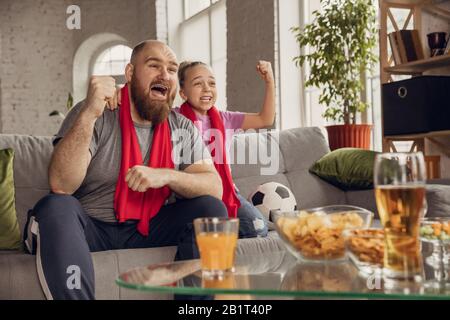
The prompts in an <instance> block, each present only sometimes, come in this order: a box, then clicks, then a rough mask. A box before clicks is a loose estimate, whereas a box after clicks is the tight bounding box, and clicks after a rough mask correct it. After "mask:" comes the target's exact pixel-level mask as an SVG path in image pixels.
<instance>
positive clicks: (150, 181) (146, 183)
mask: <svg viewBox="0 0 450 320" xmlns="http://www.w3.org/2000/svg"><path fill="white" fill-rule="evenodd" d="M169 175H170V170H167V169H155V168H150V167H146V166H134V167H133V168H130V169H129V170H128V172H127V176H126V177H125V181H126V182H127V184H128V187H129V188H130V189H131V190H133V191H137V192H146V191H147V190H148V189H150V188H154V189H158V188H162V187H164V186H166V185H168V184H169V179H170V176H169Z"/></svg>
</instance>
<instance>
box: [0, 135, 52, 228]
mask: <svg viewBox="0 0 450 320" xmlns="http://www.w3.org/2000/svg"><path fill="white" fill-rule="evenodd" d="M6 148H12V149H13V150H14V183H15V187H16V211H17V218H18V221H19V226H20V230H23V227H24V222H25V221H26V214H27V210H28V209H30V208H32V207H33V206H34V205H35V203H36V198H37V197H38V195H39V196H40V195H42V194H46V193H48V191H49V187H48V177H47V169H48V164H49V162H50V157H51V154H52V151H53V147H52V139H51V137H35V136H26V135H8V134H0V149H6ZM25 190H28V191H25ZM30 195H31V196H30Z"/></svg>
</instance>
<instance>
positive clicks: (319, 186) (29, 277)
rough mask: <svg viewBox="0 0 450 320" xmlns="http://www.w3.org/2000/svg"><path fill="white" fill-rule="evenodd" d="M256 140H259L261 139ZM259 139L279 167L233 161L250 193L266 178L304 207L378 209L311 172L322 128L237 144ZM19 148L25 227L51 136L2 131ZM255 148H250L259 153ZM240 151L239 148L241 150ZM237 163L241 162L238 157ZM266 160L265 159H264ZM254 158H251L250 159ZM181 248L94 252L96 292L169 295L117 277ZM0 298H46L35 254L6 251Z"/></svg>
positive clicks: (259, 249) (242, 248) (368, 196)
mask: <svg viewBox="0 0 450 320" xmlns="http://www.w3.org/2000/svg"><path fill="white" fill-rule="evenodd" d="M255 139H256V140H255ZM255 141H256V143H257V144H258V151H257V152H259V154H267V152H266V151H267V150H268V149H271V150H275V151H272V152H276V154H278V155H279V160H280V161H279V167H278V168H277V170H276V173H274V174H272V175H268V176H266V175H261V168H266V167H268V166H267V163H265V162H264V161H260V160H259V161H257V163H254V164H246V165H244V164H233V165H232V172H233V176H234V181H235V183H236V185H237V186H238V188H239V189H240V190H241V193H242V194H243V195H244V196H245V197H247V196H248V195H249V194H250V193H251V192H252V191H253V190H254V189H255V188H256V186H258V185H259V184H261V183H265V182H269V181H276V182H279V183H282V184H284V185H286V186H288V187H290V188H291V190H292V192H293V193H294V195H295V197H296V199H297V202H298V205H299V207H301V208H309V207H316V206H324V205H331V204H352V205H357V206H361V207H365V208H367V209H369V210H373V211H375V210H376V208H375V202H374V197H373V191H370V190H367V191H354V192H344V191H342V190H340V189H337V188H335V187H334V186H332V185H330V184H328V183H326V182H324V181H322V180H321V179H319V178H317V177H315V176H313V175H311V174H310V173H309V172H308V168H309V167H310V166H311V165H312V164H313V163H314V162H315V161H316V160H318V159H320V158H321V157H322V156H323V155H325V154H326V153H328V152H329V149H328V144H327V141H326V139H325V137H324V135H323V134H322V132H321V130H320V129H319V128H299V129H292V130H287V131H282V132H280V133H279V134H274V135H272V134H263V133H261V134H245V135H239V136H237V138H236V139H235V144H234V149H233V150H237V149H239V148H241V149H242V148H245V150H247V151H248V150H249V149H250V147H249V146H250V145H253V146H254V142H255ZM4 148H13V149H14V150H15V160H14V178H15V190H16V209H17V215H18V220H19V224H20V227H21V230H23V227H24V224H25V222H26V221H25V220H26V214H27V210H28V209H29V208H32V207H33V205H34V204H35V203H36V202H37V201H38V200H39V199H40V198H41V197H42V196H44V195H45V194H47V193H48V192H49V190H48V181H47V166H48V162H49V159H50V155H51V152H52V145H51V138H50V137H34V136H20V135H0V149H4ZM254 153H255V150H253V149H252V151H251V152H247V157H249V156H254ZM235 154H237V152H235ZM234 158H235V161H234V163H236V162H238V161H237V160H236V157H234ZM263 160H264V159H263ZM247 162H248V161H247ZM175 250H176V248H174V247H165V248H153V249H133V250H115V251H106V252H97V253H93V254H92V257H93V260H94V266H95V277H96V295H97V298H98V299H149V298H150V299H152V298H153V299H163V298H170V296H161V295H151V294H147V293H146V294H144V293H141V292H135V291H133V290H128V289H123V288H119V287H118V286H117V285H116V284H115V281H114V280H115V279H116V277H117V276H118V275H119V274H120V273H121V272H124V271H126V270H127V269H130V268H132V267H136V266H145V265H148V264H151V263H159V262H167V261H171V260H172V259H173V258H174V255H175ZM278 250H284V247H283V245H282V243H281V242H280V240H279V239H278V237H277V235H276V233H275V232H271V233H270V234H269V236H268V237H267V238H255V239H243V240H239V244H238V254H249V253H262V254H264V252H268V251H278ZM0 299H44V294H43V292H42V290H41V287H40V284H39V281H38V277H37V272H36V263H35V257H34V256H31V255H28V254H25V253H23V252H19V251H14V252H11V251H0Z"/></svg>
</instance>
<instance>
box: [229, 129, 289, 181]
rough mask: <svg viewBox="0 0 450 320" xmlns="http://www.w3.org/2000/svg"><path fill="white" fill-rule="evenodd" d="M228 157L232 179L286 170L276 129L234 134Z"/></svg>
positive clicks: (273, 173) (272, 173)
mask: <svg viewBox="0 0 450 320" xmlns="http://www.w3.org/2000/svg"><path fill="white" fill-rule="evenodd" d="M230 159H231V160H230V165H231V172H232V174H233V178H234V179H242V178H247V177H255V176H261V175H262V176H271V175H276V174H279V173H283V172H285V171H286V169H285V166H284V158H283V155H282V153H281V152H280V145H279V132H278V131H273V132H265V133H260V134H257V133H248V134H238V135H235V136H234V139H233V141H232V146H231V148H230Z"/></svg>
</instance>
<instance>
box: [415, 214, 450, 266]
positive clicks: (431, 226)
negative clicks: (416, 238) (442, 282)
mask: <svg viewBox="0 0 450 320" xmlns="http://www.w3.org/2000/svg"><path fill="white" fill-rule="evenodd" d="M419 234H420V240H422V241H423V242H426V243H429V244H431V245H432V247H433V252H432V254H431V255H430V256H428V257H427V258H426V259H425V261H426V262H427V263H428V264H429V265H431V266H433V267H436V268H444V266H448V265H449V264H450V218H449V217H442V218H425V219H422V221H421V223H420V229H419Z"/></svg>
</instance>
